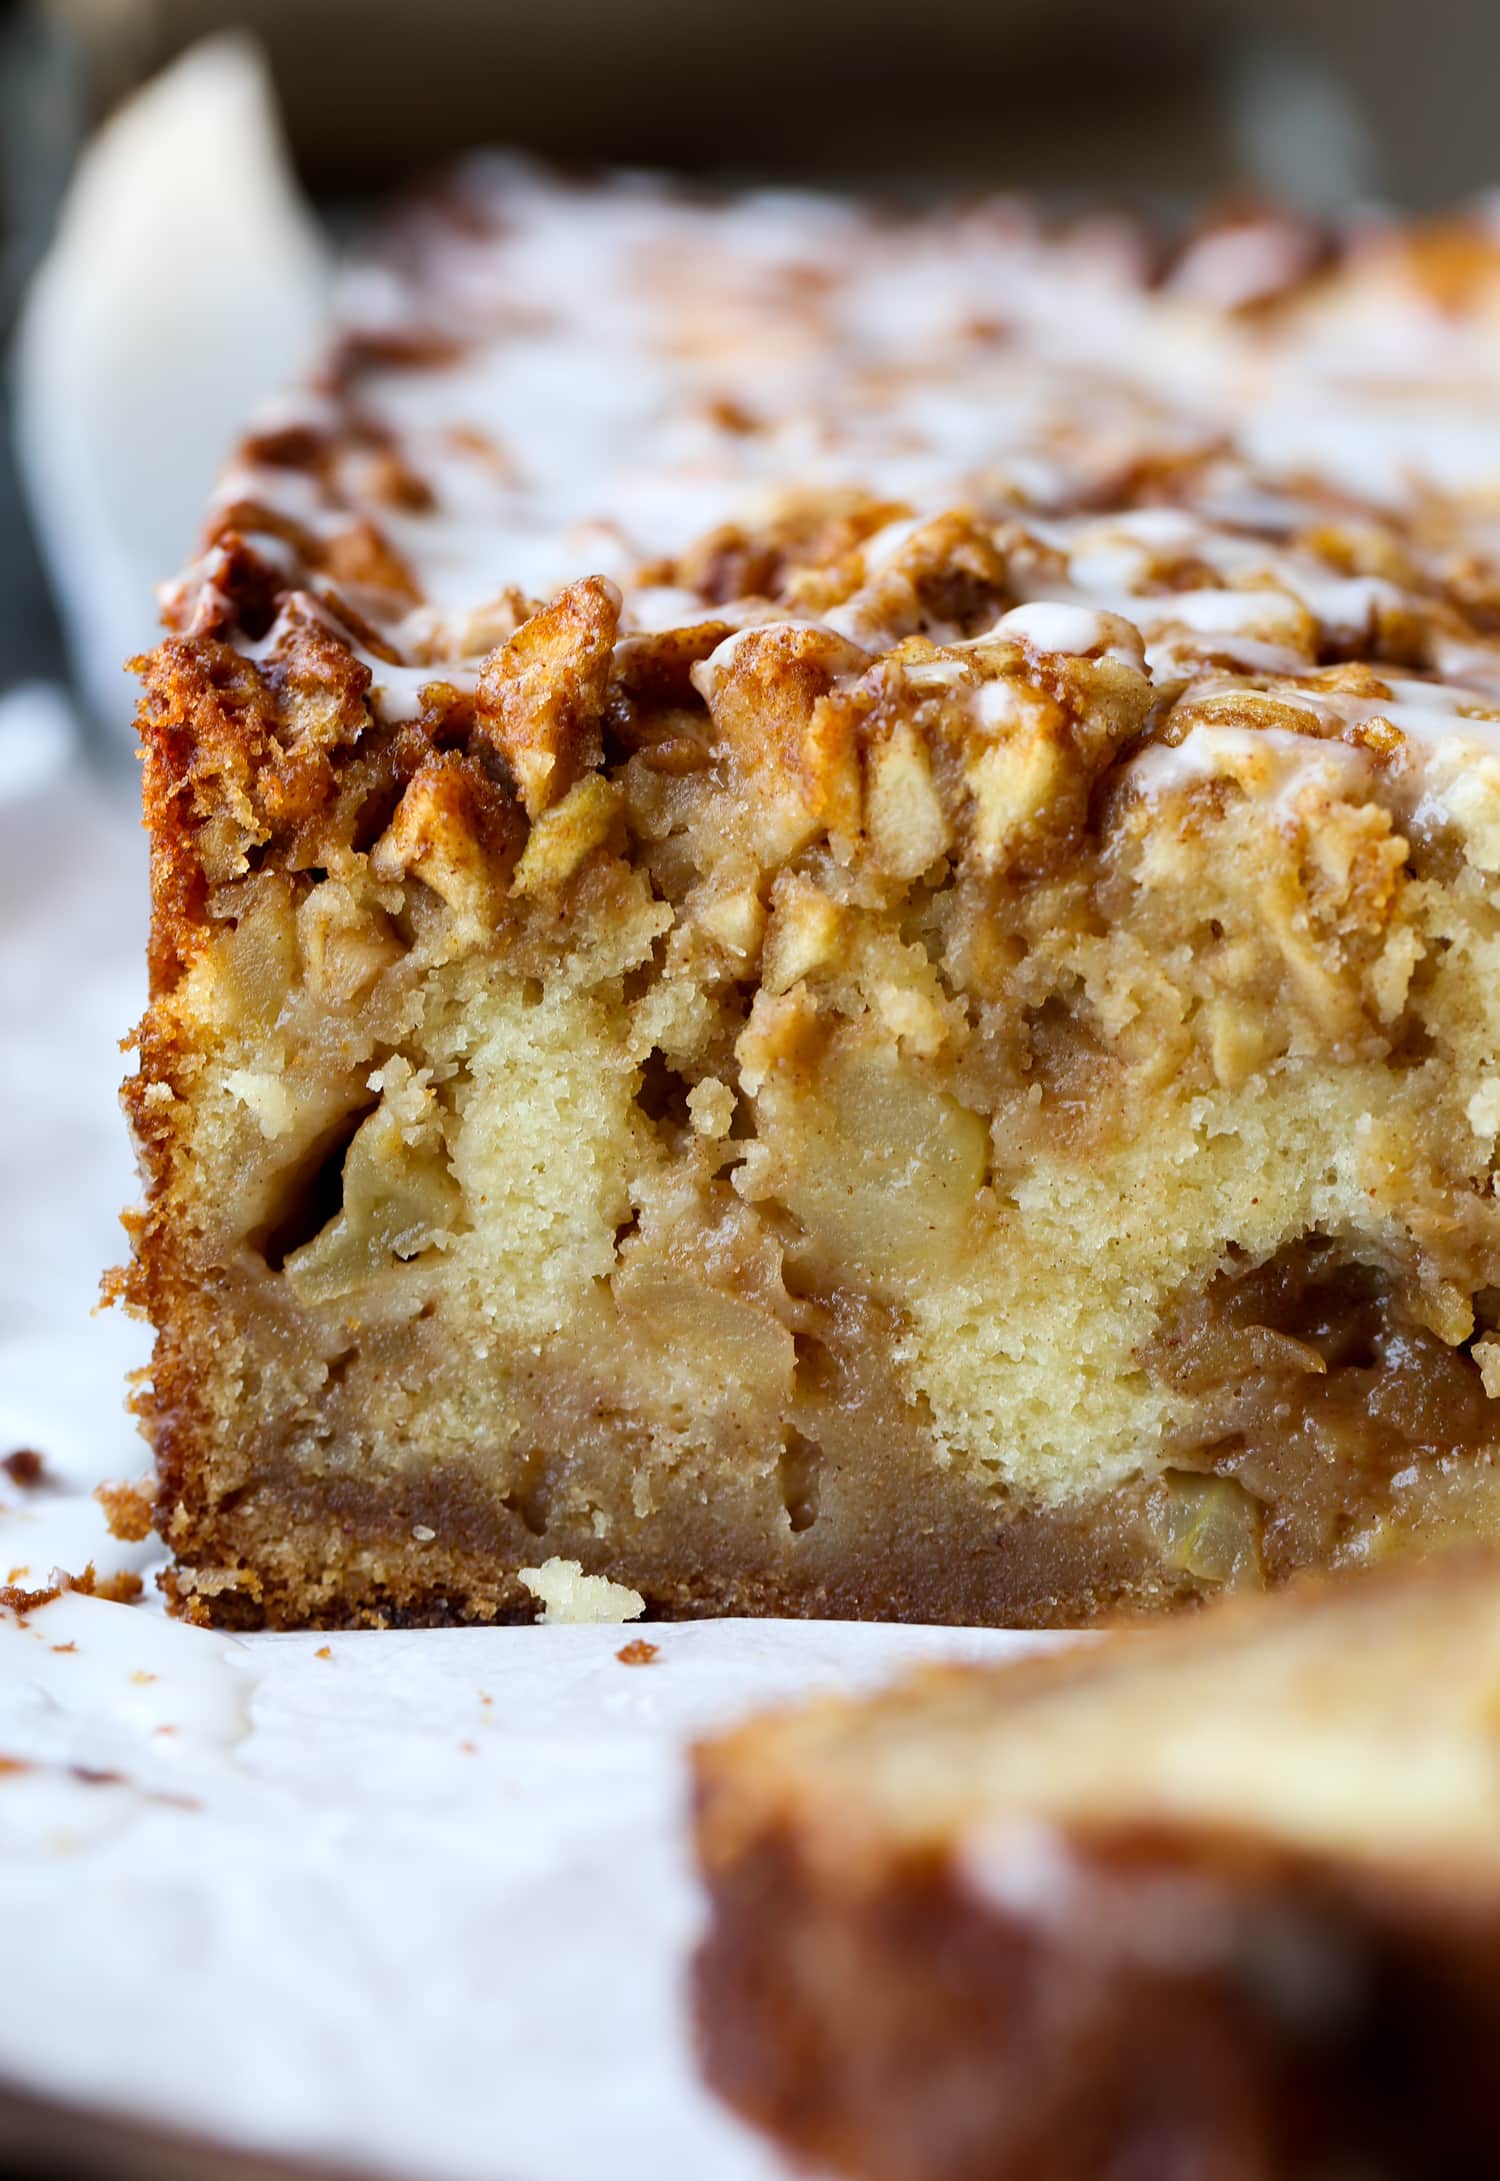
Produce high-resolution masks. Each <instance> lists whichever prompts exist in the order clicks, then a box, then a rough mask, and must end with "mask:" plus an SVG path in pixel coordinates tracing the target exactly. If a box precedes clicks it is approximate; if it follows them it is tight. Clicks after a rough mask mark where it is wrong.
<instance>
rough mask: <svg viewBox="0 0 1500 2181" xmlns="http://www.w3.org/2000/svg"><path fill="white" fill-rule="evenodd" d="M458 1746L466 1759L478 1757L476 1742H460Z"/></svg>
mask: <svg viewBox="0 0 1500 2181" xmlns="http://www.w3.org/2000/svg"><path fill="white" fill-rule="evenodd" d="M458 1746H459V1748H460V1749H461V1750H462V1751H463V1753H464V1755H465V1756H466V1757H477V1756H478V1755H479V1744H478V1743H477V1742H468V1741H464V1742H460V1743H459V1745H458Z"/></svg>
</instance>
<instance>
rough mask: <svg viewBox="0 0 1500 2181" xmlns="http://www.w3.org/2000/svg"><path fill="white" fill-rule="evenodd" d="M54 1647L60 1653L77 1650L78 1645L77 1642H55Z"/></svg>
mask: <svg viewBox="0 0 1500 2181" xmlns="http://www.w3.org/2000/svg"><path fill="white" fill-rule="evenodd" d="M52 1648H53V1650H54V1651H57V1652H59V1653H60V1652H63V1651H76V1650H77V1649H78V1646H77V1644H76V1643H54V1644H53V1646H52Z"/></svg>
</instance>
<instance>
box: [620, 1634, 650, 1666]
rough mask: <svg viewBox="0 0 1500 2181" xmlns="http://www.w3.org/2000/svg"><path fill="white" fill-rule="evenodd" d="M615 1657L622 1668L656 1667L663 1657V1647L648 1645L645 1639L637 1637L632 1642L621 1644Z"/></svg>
mask: <svg viewBox="0 0 1500 2181" xmlns="http://www.w3.org/2000/svg"><path fill="white" fill-rule="evenodd" d="M615 1657H616V1658H617V1659H618V1660H619V1662H620V1664H621V1665H622V1666H654V1665H655V1663H656V1661H657V1660H658V1659H659V1658H660V1657H661V1645H660V1644H659V1643H647V1642H646V1641H645V1639H644V1638H643V1637H641V1636H637V1637H635V1638H634V1640H633V1641H632V1642H630V1643H623V1644H621V1646H620V1648H619V1650H618V1651H616V1653H615Z"/></svg>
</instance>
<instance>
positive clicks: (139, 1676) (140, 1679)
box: [130, 1666, 161, 1689]
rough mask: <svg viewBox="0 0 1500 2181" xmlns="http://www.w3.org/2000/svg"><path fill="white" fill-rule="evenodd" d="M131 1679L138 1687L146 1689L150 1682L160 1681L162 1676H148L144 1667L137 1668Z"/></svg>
mask: <svg viewBox="0 0 1500 2181" xmlns="http://www.w3.org/2000/svg"><path fill="white" fill-rule="evenodd" d="M130 1678H131V1680H132V1681H133V1682H135V1683H136V1684H137V1685H138V1687H140V1688H143V1689H144V1688H145V1687H146V1685H147V1684H148V1682H152V1681H159V1680H160V1679H161V1676H160V1675H159V1674H148V1673H147V1671H146V1669H145V1667H144V1666H137V1668H136V1670H135V1672H134V1673H133V1674H132V1675H131V1677H130Z"/></svg>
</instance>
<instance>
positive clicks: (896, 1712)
mask: <svg viewBox="0 0 1500 2181" xmlns="http://www.w3.org/2000/svg"><path fill="white" fill-rule="evenodd" d="M1497 1707H1500V1559H1497V1558H1496V1556H1495V1554H1494V1552H1493V1551H1492V1550H1490V1551H1479V1552H1468V1553H1461V1554H1457V1555H1449V1556H1447V1557H1446V1558H1438V1559H1435V1560H1430V1561H1428V1562H1426V1563H1425V1564H1423V1565H1421V1566H1414V1565H1407V1566H1403V1567H1399V1568H1388V1569H1385V1570H1382V1571H1381V1572H1380V1573H1378V1574H1376V1575H1368V1576H1363V1577H1360V1578H1358V1579H1356V1580H1354V1581H1352V1582H1351V1581H1350V1580H1349V1579H1348V1578H1335V1579H1333V1580H1331V1581H1330V1582H1328V1583H1327V1584H1325V1585H1324V1586H1322V1590H1321V1594H1320V1592H1319V1587H1318V1586H1316V1585H1311V1586H1304V1587H1303V1589H1302V1590H1301V1592H1300V1594H1296V1595H1292V1596H1287V1597H1282V1598H1278V1599H1256V1600H1254V1601H1251V1602H1246V1601H1243V1600H1236V1601H1233V1602H1231V1603H1228V1604H1226V1605H1223V1606H1217V1607H1215V1608H1213V1609H1212V1610H1211V1611H1209V1612H1208V1613H1206V1614H1204V1615H1202V1616H1194V1617H1193V1618H1192V1619H1191V1621H1184V1620H1181V1619H1179V1620H1178V1621H1177V1623H1176V1624H1174V1625H1172V1626H1169V1627H1158V1628H1156V1629H1154V1630H1152V1631H1150V1632H1149V1633H1142V1632H1134V1631H1132V1632H1130V1633H1119V1634H1115V1635H1111V1636H1109V1637H1107V1638H1106V1639H1105V1640H1104V1641H1103V1642H1102V1643H1100V1644H1097V1645H1090V1646H1087V1647H1084V1646H1079V1647H1077V1648H1073V1649H1069V1650H1068V1651H1067V1652H1065V1653H1063V1654H1062V1655H1060V1656H1058V1655H1054V1656H1051V1657H1048V1658H1044V1659H1034V1660H1030V1661H1025V1662H1022V1663H1021V1664H1020V1665H1018V1666H1013V1667H1009V1668H996V1667H983V1668H978V1667H971V1668H954V1667H949V1668H940V1669H935V1670H934V1669H929V1670H928V1671H927V1672H926V1673H924V1674H920V1675H916V1676H913V1677H911V1678H910V1679H909V1680H908V1681H906V1682H903V1683H900V1684H898V1685H897V1686H896V1687H895V1688H894V1689H892V1690H890V1691H888V1692H886V1693H884V1694H882V1695H880V1696H877V1697H874V1698H866V1699H864V1700H849V1699H824V1700H822V1701H821V1702H819V1703H815V1704H812V1705H808V1706H805V1707H803V1708H802V1709H801V1710H799V1711H795V1712H787V1713H783V1714H780V1715H770V1716H767V1717H764V1718H761V1719H756V1720H752V1721H751V1722H750V1723H749V1724H748V1725H745V1726H742V1727H740V1728H738V1729H736V1730H734V1731H733V1732H731V1733H730V1734H729V1735H727V1736H725V1737H723V1738H722V1739H720V1740H719V1741H717V1742H714V1743H710V1744H708V1745H707V1746H706V1747H704V1748H702V1749H700V1751H699V1752H698V1755H697V1828H698V1848H699V1856H700V1861H701V1864H702V1868H703V1872H704V1876H705V1879H706V1881H707V1885H708V1890H709V1895H710V1900H711V1904H712V1916H711V1921H710V1925H709V1929H708V1934H707V1937H706V1938H705V1940H704V1941H703V1944H702V1947H701V1950H700V1952H699V1955H698V1958H697V1964H696V1985H697V2002H698V2021H699V2029H700V2043H701V2051H702V2056H703V2059H704V2061H705V2063H706V2066H707V2070H708V2073H709V2076H710V2079H711V2081H713V2083H714V2084H715V2086H716V2087H717V2088H718V2089H719V2090H720V2091H721V2092H722V2093H723V2094H724V2095H725V2096H727V2097H728V2098H730V2099H731V2100H732V2101H733V2102H734V2103H735V2105H736V2106H737V2107H738V2108H739V2109H740V2110H741V2111H742V2112H743V2113H744V2114H745V2115H746V2116H747V2117H748V2118H750V2119H752V2120H754V2121H756V2122H758V2123H759V2124H760V2125H762V2126H763V2127H766V2128H768V2129H770V2130H771V2131H773V2132H774V2133H775V2134H776V2135H777V2136H778V2137H779V2138H780V2139H781V2140H782V2141H783V2143H784V2144H785V2145H786V2146H787V2147H788V2148H789V2149H790V2150H792V2151H793V2152H794V2153H795V2154H798V2155H799V2156H801V2157H805V2158H807V2159H809V2160H811V2161H813V2162H815V2164H816V2167H817V2170H818V2171H820V2172H821V2171H823V2170H825V2169H827V2170H831V2171H838V2172H842V2173H847V2174H850V2175H854V2176H858V2177H859V2181H1117V2177H1121V2176H1128V2175H1136V2174H1139V2175H1141V2176H1143V2177H1144V2176H1150V2177H1151V2181H1157V2177H1161V2181H1165V2177H1167V2176H1178V2175H1181V2176H1184V2177H1185V2176H1189V2175H1192V2176H1195V2177H1196V2176H1203V2177H1205V2181H1208V2177H1212V2181H1334V2177H1338V2176H1349V2177H1353V2176H1356V2175H1358V2176H1360V2177H1361V2181H1468V2177H1469V2176H1472V2175H1476V2174H1482V2173H1492V2172H1494V2171H1496V2170H1497V2168H1500V2115H1497V2111H1496V2106H1495V2100H1494V2094H1493V2073H1494V2070H1493V2052H1494V2040H1495V2036H1496V2032H1497V2029H1500V1856H1497V1849H1496V1843H1497V1840H1500V1737H1497V1730H1496V1723H1497V1719H1500V1708H1497Z"/></svg>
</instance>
